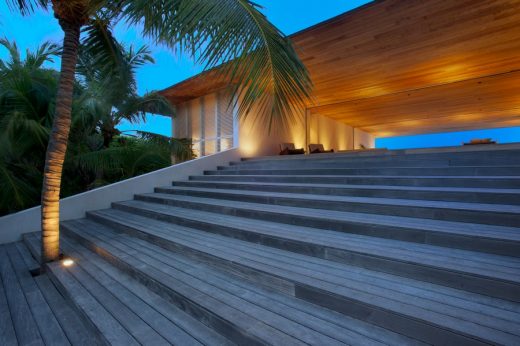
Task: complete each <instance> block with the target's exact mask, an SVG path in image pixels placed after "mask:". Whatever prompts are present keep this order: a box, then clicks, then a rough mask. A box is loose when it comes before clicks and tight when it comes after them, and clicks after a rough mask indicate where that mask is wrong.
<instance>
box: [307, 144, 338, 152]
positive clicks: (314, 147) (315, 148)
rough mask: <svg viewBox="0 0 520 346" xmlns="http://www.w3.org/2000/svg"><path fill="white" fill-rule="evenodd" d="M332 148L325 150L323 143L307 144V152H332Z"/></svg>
mask: <svg viewBox="0 0 520 346" xmlns="http://www.w3.org/2000/svg"><path fill="white" fill-rule="evenodd" d="M333 152H334V149H330V150H325V148H323V144H309V153H310V154H323V153H333Z"/></svg>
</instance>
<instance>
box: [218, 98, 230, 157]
mask: <svg viewBox="0 0 520 346" xmlns="http://www.w3.org/2000/svg"><path fill="white" fill-rule="evenodd" d="M218 101H219V102H218V105H217V113H218V119H219V136H220V151H224V150H227V149H231V148H232V147H233V105H232V104H230V101H231V93H229V92H225V91H222V92H220V93H219V95H218Z"/></svg>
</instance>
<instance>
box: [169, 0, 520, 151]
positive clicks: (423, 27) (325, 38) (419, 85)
mask: <svg viewBox="0 0 520 346" xmlns="http://www.w3.org/2000/svg"><path fill="white" fill-rule="evenodd" d="M375 23H377V25H375ZM518 23H520V1H516V0H513V1H507V0H473V1H463V0H461V1H445V0H428V1H419V0H417V1H415V0H411V1H399V0H376V1H373V2H371V3H369V4H367V5H365V6H362V7H360V8H357V9H355V10H352V11H350V12H347V13H344V14H342V15H339V16H337V17H335V18H332V19H330V20H327V21H325V22H323V23H320V24H317V25H315V26H313V27H310V28H308V29H305V30H302V31H300V32H298V33H295V34H293V35H291V36H290V38H291V40H292V41H293V43H294V45H295V47H296V49H297V52H298V54H299V55H300V57H301V59H302V61H303V62H304V64H305V65H306V67H307V68H308V70H309V72H310V74H311V78H312V80H313V83H314V91H313V99H312V102H310V103H309V104H308V105H307V107H306V109H302V110H301V112H300V114H295V118H296V119H298V120H297V121H294V123H293V124H291V126H290V128H286V129H277V128H275V129H272V131H268V130H267V129H265V128H264V127H263V126H261V125H260V124H255V119H254V118H255V116H254V114H253V116H250V117H248V118H247V119H246V120H245V121H239V120H237V119H238V118H237V115H238V114H237V111H236V109H234V108H233V107H230V105H232V104H233V102H231V101H232V100H231V99H230V98H231V95H230V93H229V92H228V91H227V89H226V88H227V83H226V82H225V81H223V80H222V79H221V78H219V76H218V71H216V70H213V71H208V72H204V73H201V74H199V75H197V76H195V77H193V78H190V79H188V80H186V81H183V82H181V83H179V84H176V85H174V86H172V87H170V88H167V89H165V90H163V91H162V93H163V95H165V96H166V97H167V98H168V99H169V100H170V101H171V102H172V103H173V104H174V105H176V107H177V109H178V115H177V117H176V118H175V119H174V120H173V134H174V136H176V137H190V138H193V141H194V149H195V151H196V152H197V153H198V155H201V156H204V155H208V154H212V153H215V152H219V151H223V150H226V149H228V148H230V147H233V146H239V147H240V149H241V150H242V152H243V153H244V155H245V156H260V155H274V154H277V153H278V151H279V144H280V143H287V142H290V143H294V144H295V146H296V147H303V148H306V149H307V148H308V145H309V144H311V143H320V144H323V145H324V147H325V149H334V150H335V151H342V150H353V149H361V148H373V147H374V143H375V138H379V137H394V136H400V135H412V134H424V133H436V132H437V133H439V132H450V131H460V130H472V129H485V128H498V127H511V126H518V125H520V99H519V95H520V93H519V89H518V86H519V85H520V54H519V53H520V25H518Z"/></svg>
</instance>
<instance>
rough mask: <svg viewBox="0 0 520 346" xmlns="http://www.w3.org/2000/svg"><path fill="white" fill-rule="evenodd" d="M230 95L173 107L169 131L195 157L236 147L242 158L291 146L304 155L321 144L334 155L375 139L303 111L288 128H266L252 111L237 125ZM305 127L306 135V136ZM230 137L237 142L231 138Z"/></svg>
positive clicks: (275, 152) (217, 94) (365, 144)
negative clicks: (174, 112) (184, 142)
mask: <svg viewBox="0 0 520 346" xmlns="http://www.w3.org/2000/svg"><path fill="white" fill-rule="evenodd" d="M230 97H231V95H230V94H229V93H228V92H223V91H221V92H218V93H213V94H209V95H206V96H204V97H200V98H197V99H194V100H191V101H189V102H186V103H183V104H181V105H179V106H177V117H176V118H175V119H174V120H173V131H172V133H173V134H174V136H175V137H177V138H192V139H193V144H194V146H193V148H194V151H195V152H196V154H197V156H205V155H210V154H214V153H216V152H220V151H223V150H226V149H230V148H232V147H233V146H234V144H235V145H238V146H239V147H240V149H241V151H242V155H243V156H244V157H254V156H266V155H277V154H278V153H279V152H280V144H281V143H294V145H295V147H296V148H304V149H305V150H306V151H308V148H307V144H318V143H321V144H323V146H324V147H325V149H334V150H335V151H341V150H352V149H360V148H361V145H363V146H364V147H365V148H373V147H374V145H375V139H374V137H373V136H372V135H370V134H369V133H366V132H363V131H361V130H359V129H353V128H352V127H351V126H348V125H346V124H344V123H342V122H339V121H336V120H333V119H331V118H328V117H325V116H320V115H309V116H308V118H307V122H306V121H305V111H303V110H302V111H301V112H299V114H296V115H295V117H294V119H293V121H292V123H291V125H290V126H288V128H283V127H282V126H281V125H280V124H276V123H275V124H274V126H273V127H272V128H271V131H269V124H268V123H266V122H265V121H264V120H263V119H262V118H261V117H257V116H255V110H254V109H253V110H252V111H251V113H250V114H249V115H248V116H246V117H245V118H244V117H243V118H242V119H240V120H239V121H238V126H236V123H235V122H234V121H233V118H234V114H236V109H231V108H232V107H228V106H229V105H230ZM306 126H307V128H308V133H306ZM234 133H236V134H237V137H238V138H235V137H234Z"/></svg>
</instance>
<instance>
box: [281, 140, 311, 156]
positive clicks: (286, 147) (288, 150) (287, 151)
mask: <svg viewBox="0 0 520 346" xmlns="http://www.w3.org/2000/svg"><path fill="white" fill-rule="evenodd" d="M301 154H305V149H303V148H300V149H296V148H295V146H294V143H282V144H280V155H301Z"/></svg>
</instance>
